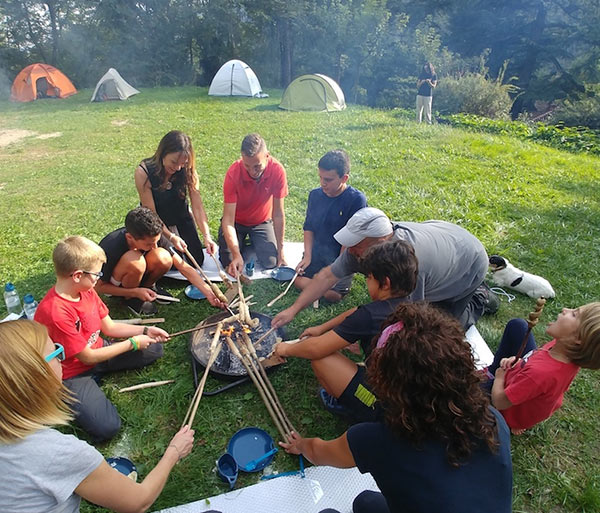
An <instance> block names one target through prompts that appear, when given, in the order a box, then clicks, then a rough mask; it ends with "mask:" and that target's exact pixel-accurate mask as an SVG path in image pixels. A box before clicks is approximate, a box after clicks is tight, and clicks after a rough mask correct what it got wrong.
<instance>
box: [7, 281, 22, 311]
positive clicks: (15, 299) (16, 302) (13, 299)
mask: <svg viewBox="0 0 600 513" xmlns="http://www.w3.org/2000/svg"><path fill="white" fill-rule="evenodd" d="M4 302H5V303H6V309H7V310H8V313H9V314H11V313H16V314H18V315H21V312H22V311H23V309H22V308H21V300H20V299H19V294H18V293H17V291H16V289H15V286H14V285H13V284H12V283H10V282H8V283H7V284H6V285H5V287H4Z"/></svg>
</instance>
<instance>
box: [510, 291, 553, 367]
mask: <svg viewBox="0 0 600 513" xmlns="http://www.w3.org/2000/svg"><path fill="white" fill-rule="evenodd" d="M545 304H546V299H545V298H543V297H540V298H538V299H537V301H536V303H535V310H533V312H529V317H528V319H527V326H528V327H527V331H526V332H525V336H524V337H523V342H521V347H519V350H518V351H517V354H516V355H515V361H514V362H513V364H512V366H511V367H514V366H515V364H516V363H517V361H518V360H519V359H520V358H521V356H523V351H525V346H526V345H527V339H528V338H529V335H530V333H531V330H532V329H533V327H534V326H535V325H536V324H537V323H538V322H539V320H540V315H542V310H543V309H544V305H545Z"/></svg>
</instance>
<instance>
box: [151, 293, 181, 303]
mask: <svg viewBox="0 0 600 513" xmlns="http://www.w3.org/2000/svg"><path fill="white" fill-rule="evenodd" d="M156 299H160V300H161V301H170V302H171V303H179V302H181V299H179V298H178V297H173V296H164V295H162V294H156Z"/></svg>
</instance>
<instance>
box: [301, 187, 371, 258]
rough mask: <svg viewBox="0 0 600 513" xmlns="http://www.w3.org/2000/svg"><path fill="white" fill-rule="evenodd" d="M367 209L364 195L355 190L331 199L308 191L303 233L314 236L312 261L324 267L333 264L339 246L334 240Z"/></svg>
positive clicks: (348, 189) (320, 191) (313, 191)
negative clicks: (338, 233)
mask: <svg viewBox="0 0 600 513" xmlns="http://www.w3.org/2000/svg"><path fill="white" fill-rule="evenodd" d="M366 206H367V198H366V197H365V195H364V194H363V193H362V192H361V191H359V190H358V189H355V188H354V187H350V186H348V187H346V190H344V192H342V193H341V194H340V195H339V196H336V197H334V198H330V197H329V196H327V195H326V194H325V193H324V192H323V189H321V188H320V187H319V188H317V189H313V190H312V191H310V193H309V195H308V205H307V207H306V219H305V220H304V227H303V228H304V230H305V231H310V232H313V234H314V235H313V237H314V238H313V251H312V260H313V261H317V260H318V261H320V262H323V267H324V266H326V265H329V264H330V263H331V262H333V261H334V260H335V259H336V258H337V257H338V256H339V254H340V250H341V249H342V246H341V245H340V243H339V242H338V241H336V240H335V239H334V238H333V235H334V234H335V233H337V232H338V231H339V230H341V229H342V228H343V227H344V226H346V223H347V222H348V220H349V219H350V218H351V217H352V216H353V215H354V213H355V212H356V211H357V210H360V209H361V208H364V207H366Z"/></svg>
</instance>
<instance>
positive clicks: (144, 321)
mask: <svg viewBox="0 0 600 513" xmlns="http://www.w3.org/2000/svg"><path fill="white" fill-rule="evenodd" d="M113 322H120V323H122V324H155V323H156V324H158V323H160V322H165V318H164V317H156V318H155V319H142V318H140V317H136V318H135V319H118V320H117V319H113Z"/></svg>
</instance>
